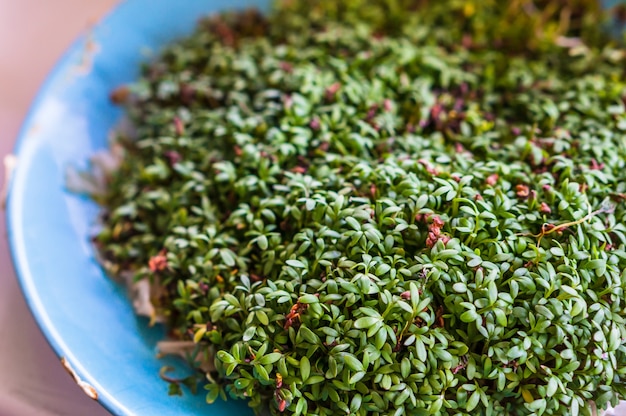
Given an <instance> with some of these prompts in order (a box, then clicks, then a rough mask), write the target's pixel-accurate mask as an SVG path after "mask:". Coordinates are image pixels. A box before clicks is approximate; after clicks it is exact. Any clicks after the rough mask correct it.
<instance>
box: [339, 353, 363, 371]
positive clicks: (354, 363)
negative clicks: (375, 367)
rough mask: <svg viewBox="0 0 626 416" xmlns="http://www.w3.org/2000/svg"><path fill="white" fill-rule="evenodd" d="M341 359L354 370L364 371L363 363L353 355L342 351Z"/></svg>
mask: <svg viewBox="0 0 626 416" xmlns="http://www.w3.org/2000/svg"><path fill="white" fill-rule="evenodd" d="M343 360H344V362H345V363H346V365H347V366H348V367H349V368H350V369H352V370H354V371H364V368H363V363H361V361H359V360H358V358H356V357H355V356H354V355H352V354H348V353H344V354H343Z"/></svg>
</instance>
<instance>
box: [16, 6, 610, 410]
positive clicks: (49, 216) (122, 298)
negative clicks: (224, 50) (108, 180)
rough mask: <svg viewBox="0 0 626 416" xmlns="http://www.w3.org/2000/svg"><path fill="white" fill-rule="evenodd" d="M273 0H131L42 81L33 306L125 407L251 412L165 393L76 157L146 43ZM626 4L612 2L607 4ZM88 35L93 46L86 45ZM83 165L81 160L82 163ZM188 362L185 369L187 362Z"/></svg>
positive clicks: (32, 162) (88, 149) (34, 126)
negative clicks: (70, 176) (213, 15)
mask: <svg viewBox="0 0 626 416" xmlns="http://www.w3.org/2000/svg"><path fill="white" fill-rule="evenodd" d="M269 1H270V0H256V1H255V0H247V1H246V0H185V1H173V0H126V1H125V2H123V3H121V4H120V5H119V6H118V7H117V8H116V9H115V11H114V12H112V13H111V14H110V15H109V16H108V17H107V18H106V19H104V21H103V22H102V23H101V24H99V25H98V26H97V27H96V28H95V29H94V30H93V32H92V33H90V34H89V38H82V39H79V40H78V41H77V42H76V43H75V44H74V45H73V46H72V47H71V48H70V49H69V51H68V52H67V53H66V55H65V56H64V57H63V58H62V59H61V61H60V62H59V64H58V65H57V66H56V68H55V70H54V71H53V72H52V74H51V75H50V76H49V78H48V80H47V82H46V83H45V85H44V86H43V88H42V89H41V91H40V93H39V95H38V98H37V99H36V101H35V103H34V104H33V106H32V109H31V112H30V114H29V116H28V118H27V120H26V122H25V123H24V126H23V128H22V131H21V134H20V137H19V140H18V144H17V146H16V150H15V153H16V154H17V155H18V165H17V168H16V170H15V172H14V176H13V180H12V183H11V190H10V195H9V200H8V206H7V217H8V218H7V225H8V230H9V241H10V245H11V248H12V253H13V258H14V262H15V268H16V271H17V274H18V278H19V280H20V283H21V285H22V288H23V291H24V294H25V297H26V299H27V301H28V304H29V306H30V308H31V310H32V312H33V315H34V316H35V319H36V320H37V322H38V323H39V325H40V327H41V329H42V331H43V332H44V334H45V336H46V337H47V339H48V340H49V342H50V344H51V345H52V347H53V348H54V350H55V351H56V352H57V354H58V355H59V356H60V357H65V358H66V359H67V360H68V361H69V363H70V364H71V365H72V366H73V368H74V369H75V371H76V373H77V374H78V375H79V377H81V379H83V380H84V381H86V382H87V383H89V384H90V385H92V386H93V387H94V388H95V389H96V391H97V392H98V395H99V397H98V400H99V401H100V402H101V403H102V404H103V405H104V406H105V407H106V408H107V409H108V410H110V411H111V412H112V413H114V414H119V415H160V416H167V415H181V414H207V415H215V416H218V415H227V414H229V413H230V414H232V415H246V414H251V411H250V410H249V409H248V408H247V406H246V404H245V403H244V402H242V401H232V400H231V401H229V402H228V404H226V403H224V402H218V403H216V404H213V405H211V406H209V407H207V405H206V404H205V402H204V394H202V393H200V394H198V395H196V396H192V395H191V394H189V393H187V394H185V395H184V396H183V397H168V396H167V385H166V383H165V382H163V381H162V380H161V379H160V378H159V377H158V371H159V369H160V367H161V366H162V365H163V364H164V363H171V360H170V361H164V360H158V359H156V358H155V344H156V342H157V340H159V339H160V338H162V336H163V331H162V329H160V328H148V327H147V323H146V321H145V320H143V319H139V318H137V317H136V316H135V315H134V313H133V311H132V308H131V306H130V304H129V302H128V299H127V298H126V295H125V293H124V291H123V289H122V288H121V287H120V286H119V285H117V284H115V283H114V282H112V281H111V280H110V279H109V278H108V277H106V276H105V275H104V274H103V272H102V270H101V268H100V267H99V266H98V264H97V263H96V261H95V260H94V256H93V251H92V247H91V246H90V243H89V240H88V235H89V229H90V227H91V224H92V223H93V221H94V219H95V217H96V214H97V206H95V204H94V203H93V202H91V201H90V200H89V199H87V198H84V197H80V196H77V195H73V194H70V193H68V192H67V191H66V190H65V189H64V183H63V182H64V171H65V168H66V167H67V165H68V164H79V166H82V167H83V168H86V165H85V164H84V163H85V161H86V160H87V159H88V157H89V155H90V154H92V153H93V152H94V151H96V150H98V149H101V148H104V147H106V144H107V135H108V132H109V131H110V130H111V129H112V128H113V127H114V125H115V122H116V121H117V120H118V118H119V116H120V112H119V110H118V109H116V108H115V107H113V106H112V105H111V104H110V102H109V100H108V94H109V92H110V91H111V90H112V89H113V88H115V87H116V86H119V85H120V84H123V83H126V82H129V81H132V80H133V79H135V77H136V76H137V68H138V66H139V64H140V62H142V61H143V60H144V59H145V58H146V56H145V52H146V50H152V51H157V50H158V49H159V48H160V47H161V46H162V45H163V44H165V43H166V42H169V41H171V40H173V39H175V38H177V37H180V36H183V35H185V34H187V33H189V32H190V31H191V30H192V28H193V26H194V23H195V22H196V20H197V18H198V17H199V16H201V15H203V14H206V13H210V12H214V11H217V10H222V9H226V8H235V7H244V6H258V7H261V8H267V7H268V3H269ZM620 1H621V0H604V4H605V5H606V6H609V5H613V4H616V3H618V2H620ZM90 42H91V43H92V44H94V45H96V47H95V48H93V47H91V48H90V47H89V45H90ZM81 163H82V165H80V164H81ZM180 367H181V366H180V365H179V368H180Z"/></svg>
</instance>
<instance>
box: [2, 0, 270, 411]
mask: <svg viewBox="0 0 626 416" xmlns="http://www.w3.org/2000/svg"><path fill="white" fill-rule="evenodd" d="M268 3H269V1H268V0H257V1H255V0H247V1H246V0H185V1H181V2H178V1H172V0H127V1H125V2H122V3H121V4H120V5H119V6H118V7H117V8H116V9H115V10H114V11H113V12H112V13H111V14H110V15H109V16H108V17H106V18H105V19H104V20H103V21H102V22H101V23H100V24H99V25H98V26H97V27H96V28H95V29H94V30H93V31H92V32H91V33H89V34H88V35H87V36H86V37H83V38H82V39H79V40H78V41H77V42H76V43H75V44H74V45H73V46H72V47H71V48H70V49H69V51H68V52H67V53H66V54H65V56H64V57H63V58H62V59H61V61H60V62H59V63H58V65H57V66H56V68H55V70H54V71H53V72H52V74H51V75H50V76H49V78H48V80H47V81H46V83H45V85H44V86H43V88H42V89H41V91H40V93H39V95H38V98H37V99H36V101H35V103H34V104H33V106H32V109H31V111H30V114H29V116H28V118H27V120H26V122H25V123H24V126H23V128H22V131H21V134H20V137H19V140H18V143H17V146H16V150H15V153H16V154H17V156H18V166H17V168H16V170H15V172H14V176H13V180H12V183H11V190H10V195H9V200H8V206H7V224H8V230H9V240H10V245H11V248H12V254H13V258H14V263H15V268H16V271H17V275H18V278H19V280H20V283H21V285H22V289H23V291H24V294H25V297H26V299H27V301H28V304H29V306H30V308H31V310H32V312H33V315H34V316H35V319H36V320H37V322H38V323H39V326H40V327H41V329H42V331H43V332H44V334H45V336H46V338H47V339H48V340H49V342H50V344H51V345H52V347H53V348H54V350H55V351H56V353H57V354H58V355H59V356H60V357H65V358H66V359H67V360H68V362H69V363H70V364H71V365H72V367H73V368H74V369H75V371H76V373H77V374H78V375H79V377H80V378H81V379H83V380H84V381H85V382H87V383H89V384H90V385H91V386H93V387H94V388H95V390H96V391H97V392H98V400H99V401H100V402H101V403H102V404H103V405H104V406H105V407H106V408H107V409H108V410H109V411H111V412H112V413H114V414H119V415H181V414H210V415H226V414H231V415H246V414H252V412H251V410H250V409H249V408H248V407H247V404H246V403H245V402H244V401H234V400H230V401H229V402H228V403H224V402H218V403H215V404H213V405H211V406H208V405H207V404H206V403H205V399H204V398H205V394H204V392H203V391H200V392H199V394H198V395H196V396H193V395H191V393H189V392H187V393H186V394H185V395H184V396H183V397H169V396H168V395H167V389H168V386H167V383H165V382H164V381H163V380H161V379H160V377H159V369H160V368H161V366H162V365H164V364H172V363H174V364H177V365H178V367H179V368H184V365H183V364H181V362H178V363H176V362H174V361H173V360H171V359H170V360H159V359H157V358H156V356H155V352H156V350H155V345H156V342H157V341H158V340H159V339H161V338H162V336H163V329H162V328H148V326H147V322H146V321H145V320H144V319H140V318H137V317H136V316H135V314H134V313H133V310H132V308H131V306H130V303H129V301H128V299H127V297H126V294H125V292H124V290H123V288H121V287H120V285H118V284H116V283H114V282H112V281H111V280H110V279H109V278H108V277H107V276H105V275H104V273H103V272H102V270H101V268H100V267H99V266H98V264H97V262H96V261H95V259H94V256H93V251H92V247H91V245H90V242H89V239H88V236H89V230H90V228H91V226H92V224H93V222H94V219H95V217H96V214H97V211H98V208H97V206H96V205H95V204H94V203H93V202H92V201H90V200H89V199H88V198H85V197H81V196H77V195H74V194H71V193H69V192H67V191H66V190H65V188H64V173H65V169H66V168H67V166H68V165H75V166H78V167H82V168H86V167H87V165H86V160H87V159H88V157H89V155H90V154H92V153H93V152H94V151H96V150H98V149H101V148H104V147H106V146H107V137H108V133H109V132H110V131H111V129H112V128H113V127H114V125H115V123H116V121H117V120H118V119H119V117H120V111H119V109H117V108H115V107H114V106H113V105H111V103H110V102H109V99H108V96H109V92H110V91H111V90H112V89H113V88H115V87H117V86H119V85H120V84H123V83H126V82H129V81H132V80H133V79H135V78H136V76H137V74H138V68H139V65H140V63H141V62H142V61H144V60H146V58H147V57H146V50H152V51H153V52H154V51H158V49H159V48H160V47H161V46H162V45H164V44H165V43H167V42H169V41H172V40H173V39H176V38H178V37H180V36H183V35H185V34H188V33H190V32H191V30H192V29H193V27H194V26H195V23H196V21H197V19H198V17H200V16H202V15H204V14H207V13H210V12H214V11H217V10H222V9H226V8H228V9H232V8H238V7H247V6H257V7H261V8H267V7H268ZM59 365H60V364H59ZM179 374H180V371H179Z"/></svg>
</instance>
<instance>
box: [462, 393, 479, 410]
mask: <svg viewBox="0 0 626 416" xmlns="http://www.w3.org/2000/svg"><path fill="white" fill-rule="evenodd" d="M479 401H480V393H479V392H478V391H475V392H473V393H472V395H471V396H470V398H469V400H468V401H467V403H466V405H465V410H467V411H468V412H471V411H472V410H474V409H475V408H476V406H478V402H479Z"/></svg>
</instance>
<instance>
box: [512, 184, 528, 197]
mask: <svg viewBox="0 0 626 416" xmlns="http://www.w3.org/2000/svg"><path fill="white" fill-rule="evenodd" d="M515 195H517V197H518V198H528V196H529V195H530V188H529V187H528V185H524V184H519V185H516V186H515Z"/></svg>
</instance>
